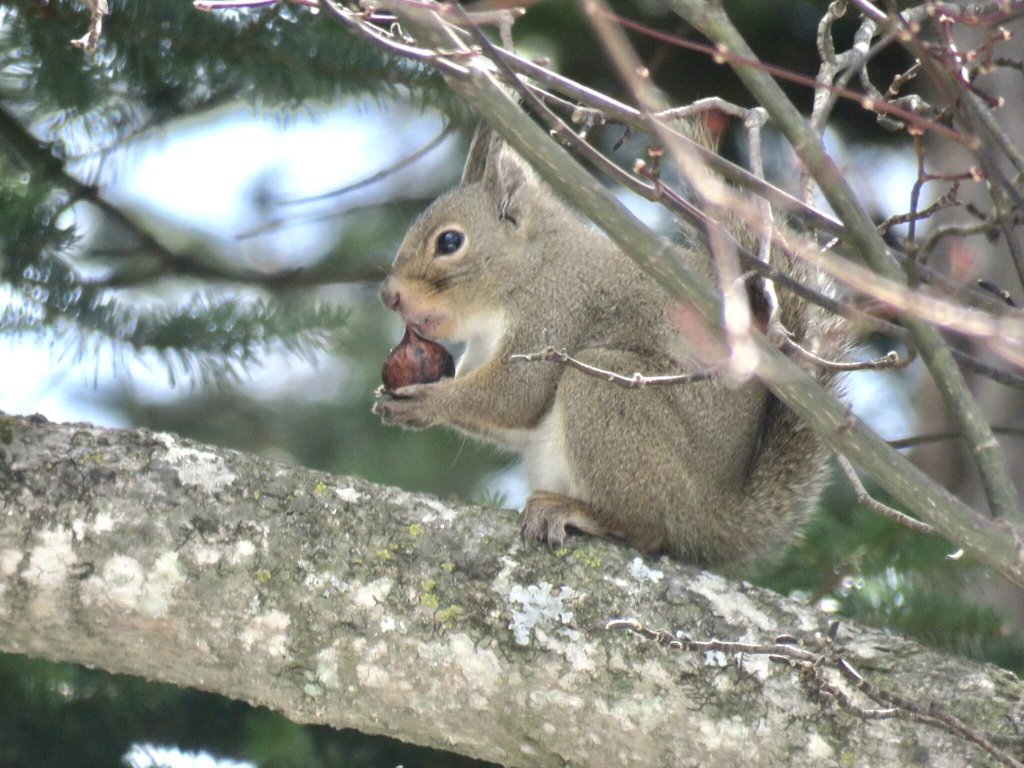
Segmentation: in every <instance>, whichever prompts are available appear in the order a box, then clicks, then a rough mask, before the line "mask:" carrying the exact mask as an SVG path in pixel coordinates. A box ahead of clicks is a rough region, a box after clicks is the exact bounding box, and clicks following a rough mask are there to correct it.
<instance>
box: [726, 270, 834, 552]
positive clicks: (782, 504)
mask: <svg viewBox="0 0 1024 768" xmlns="http://www.w3.org/2000/svg"><path fill="white" fill-rule="evenodd" d="M776 258H778V259H779V261H780V262H782V263H778V264H776V266H778V267H779V268H780V269H782V270H784V271H785V272H786V273H787V274H790V275H791V276H793V277H795V278H797V279H799V280H801V282H804V283H805V284H806V282H807V279H808V278H809V277H811V274H810V272H811V270H810V268H809V267H808V266H807V265H806V263H804V262H802V261H799V260H798V259H797V258H796V257H786V256H784V255H781V256H779V255H776ZM777 293H778V295H779V304H780V316H781V320H782V323H783V325H784V326H785V328H786V329H787V330H788V331H790V333H791V334H792V338H793V340H794V341H795V342H796V343H798V344H800V345H801V346H802V347H803V348H804V349H807V350H808V351H812V352H813V353H814V354H815V355H817V356H818V357H820V358H823V359H825V360H829V361H834V362H841V361H844V360H846V359H847V356H848V354H849V351H850V348H851V346H852V343H853V332H852V328H851V325H850V323H849V322H848V321H847V320H845V319H844V318H841V317H837V316H836V315H834V314H832V313H830V312H827V311H826V310H824V309H822V308H820V307H818V306H817V305H814V304H811V303H810V302H808V301H806V300H805V299H802V298H800V297H798V296H796V295H795V294H793V293H792V292H791V291H788V290H785V289H782V288H780V289H778V291H777ZM810 370H811V372H812V373H813V375H814V376H815V378H816V379H817V381H818V383H819V384H820V385H821V386H822V387H824V388H825V389H826V390H828V391H830V392H833V393H838V392H839V390H840V389H841V384H840V382H839V381H838V378H837V374H836V373H835V372H834V371H833V370H829V369H824V368H822V367H821V366H813V365H812V366H811V367H810ZM828 460H829V451H828V448H827V446H826V444H825V441H824V440H822V439H821V438H820V437H819V436H818V435H817V434H816V433H815V432H814V430H812V429H811V428H810V427H809V426H808V425H807V424H806V423H804V421H803V420H802V419H801V418H800V417H799V416H797V414H796V413H795V412H794V411H793V410H791V409H790V408H788V407H787V406H786V405H784V404H783V403H782V401H780V400H779V399H778V398H776V397H775V396H774V395H773V396H771V397H769V399H768V403H767V406H766V409H765V415H764V421H763V422H762V433H761V438H760V448H759V452H758V457H757V459H756V460H755V461H754V464H753V469H752V471H751V474H750V477H749V480H748V485H747V489H748V493H747V499H746V504H745V506H746V511H747V512H748V513H749V514H750V515H751V516H753V517H755V518H756V519H760V520H763V521H766V528H767V530H763V531H761V537H760V540H759V541H757V542H752V543H754V544H755V547H754V548H753V551H760V552H763V553H767V554H770V555H781V553H782V552H783V551H784V550H785V543H786V542H787V541H790V540H792V539H793V538H794V537H795V536H798V535H799V534H800V532H801V529H802V527H803V525H804V523H805V522H806V520H807V518H808V515H809V513H810V511H811V509H812V507H813V506H814V505H815V503H816V502H817V501H818V498H819V496H820V494H821V490H822V487H823V485H824V482H825V478H826V474H827V473H826V472H825V466H826V464H827V462H828Z"/></svg>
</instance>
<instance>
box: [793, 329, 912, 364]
mask: <svg viewBox="0 0 1024 768" xmlns="http://www.w3.org/2000/svg"><path fill="white" fill-rule="evenodd" d="M782 343H783V347H784V349H785V350H786V351H790V352H795V353H796V355H797V357H800V358H802V359H804V360H806V361H807V362H809V363H813V364H814V365H816V366H818V367H819V368H821V369H822V370H826V371H835V372H836V373H843V372H847V373H848V372H851V371H893V370H896V369H899V368H906V367H907V366H908V365H910V364H911V363H912V362H914V358H915V357H916V355H915V354H913V352H911V354H909V355H907V356H906V357H900V356H899V355H898V354H897V353H896V352H889V353H888V354H887V355H885V356H884V357H879V358H875V359H874V360H856V361H853V362H839V361H836V360H826V359H825V358H823V357H819V356H818V355H816V354H814V353H813V352H811V351H809V350H807V349H804V348H803V347H802V346H801V345H800V344H798V343H797V342H795V341H794V340H793V338H792V337H791V336H789V335H788V334H787V335H785V336H783V337H782Z"/></svg>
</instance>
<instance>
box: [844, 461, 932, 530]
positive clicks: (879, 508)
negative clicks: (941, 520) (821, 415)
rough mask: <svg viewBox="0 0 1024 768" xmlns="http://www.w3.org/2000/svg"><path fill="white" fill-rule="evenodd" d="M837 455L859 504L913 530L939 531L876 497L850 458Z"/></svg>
mask: <svg viewBox="0 0 1024 768" xmlns="http://www.w3.org/2000/svg"><path fill="white" fill-rule="evenodd" d="M835 457H836V463H837V464H838V465H839V468H840V469H841V470H843V474H844V475H846V479H847V480H848V481H849V483H850V485H851V486H852V487H853V492H854V493H855V494H856V496H857V502H858V503H859V504H861V505H862V506H864V507H867V508H868V509H870V510H871V511H872V512H876V513H878V514H879V515H882V516H884V517H888V518H889V519H890V520H895V521H896V522H897V523H899V524H900V525H902V526H905V527H907V528H909V529H910V530H912V531H918V532H919V533H937V531H936V530H935V529H934V528H933V527H932V526H930V525H928V523H923V522H921V521H920V520H915V519H914V518H912V517H911V516H910V515H906V514H904V513H903V512H900V511H899V510H898V509H893V508H892V507H890V506H888V505H886V504H883V503H882V502H880V501H878V500H877V499H875V498H874V497H873V496H872V495H871V494H870V493H868V490H867V488H865V487H864V483H862V482H861V481H860V478H859V477H857V470H855V469H854V468H853V465H852V464H851V463H850V461H849V459H847V458H846V457H845V456H843V455H842V454H839V453H837V454H835Z"/></svg>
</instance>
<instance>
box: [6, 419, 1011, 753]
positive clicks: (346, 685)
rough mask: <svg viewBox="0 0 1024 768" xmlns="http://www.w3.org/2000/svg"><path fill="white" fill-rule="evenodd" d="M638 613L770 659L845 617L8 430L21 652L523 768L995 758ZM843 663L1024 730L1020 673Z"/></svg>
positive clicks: (900, 652)
mask: <svg viewBox="0 0 1024 768" xmlns="http://www.w3.org/2000/svg"><path fill="white" fill-rule="evenodd" d="M545 584H547V585H554V587H551V588H549V587H546V586H544V585H545ZM527 603H529V606H528V605H527ZM620 617H632V618H636V619H639V620H640V621H641V622H643V623H644V624H645V625H647V626H651V627H667V628H672V629H674V630H679V631H681V632H683V633H685V634H686V635H687V636H688V637H691V638H694V639H705V638H712V637H714V638H717V639H721V640H737V641H746V642H757V643H771V642H772V641H773V638H774V637H775V636H776V635H777V634H779V633H789V634H794V635H796V636H798V637H801V638H811V637H813V635H814V633H815V631H818V630H823V629H824V628H825V627H826V626H827V625H828V623H829V622H830V621H831V620H832V619H833V618H834V617H833V616H829V615H827V614H823V613H821V612H819V611H816V610H813V609H811V608H809V607H807V606H806V605H801V604H799V603H797V602H794V601H793V600H789V599H786V598H783V597H780V596H779V595H776V594H773V593H771V592H767V591H765V590H762V589H758V588H755V587H752V586H750V585H748V584H743V583H739V582H732V581H728V580H726V579H724V578H721V577H719V576H716V575H714V574H710V573H706V572H701V571H698V570H695V569H693V568H688V567H686V566H683V565H680V564H679V563H675V562H672V561H669V560H667V559H661V560H657V561H653V560H651V559H647V560H646V561H643V560H641V559H639V558H637V555H636V553H635V552H633V551H631V550H628V549H625V548H622V547H617V546H614V545H611V544H608V543H604V542H598V541H594V540H590V539H582V538H580V539H573V540H572V541H571V546H569V547H568V548H567V550H565V551H561V552H558V553H555V554H552V553H550V552H548V551H547V550H545V549H543V548H541V547H537V546H524V545H523V544H522V543H521V542H520V540H519V537H518V531H517V526H516V520H515V515H514V513H512V512H509V511H504V510H493V509H483V508H480V507H472V506H467V505H462V504H456V503H451V502H441V501H438V500H437V499H434V498H430V497H426V496H419V495H415V494H411V493H406V492H404V491H401V490H398V489H395V488H385V487H380V486H375V485H372V484H370V483H368V482H366V481H364V480H359V479H356V478H349V477H334V476H331V475H327V474H324V473H320V472H313V471H310V470H307V469H303V468H301V467H294V466H286V465H283V464H279V463H275V462H272V461H269V460H266V459H263V458H260V457H257V456H252V455H245V454H241V453H237V452H234V451H229V450H225V449H220V448H214V447H209V446H203V445H198V444H196V443H193V442H191V441H188V440H185V439H182V438H180V437H177V436H173V435H166V434H154V433H151V432H147V431H145V430H131V431H129V430H111V429H101V428H97V427H94V426H91V425H86V424H65V425H58V424H52V423H49V422H47V421H46V420H44V419H42V418H41V417H30V418H10V417H0V650H3V651H7V652H14V653H22V654H28V655H31V656H40V657H44V658H48V659H53V660H60V661H73V662H77V663H80V664H85V665H88V666H95V667H101V668H103V669H106V670H109V671H111V672H118V673H127V674H133V675H139V676H142V677H146V678H150V679H154V680H161V681H167V682H171V683H176V684H178V685H183V686H191V687H195V688H201V689H203V690H208V691H214V692H216V693H220V694H223V695H225V696H229V697H232V698H237V699H242V700H245V701H248V702H252V703H255V704H262V705H265V706H268V707H271V708H273V709H276V710H279V711H280V712H283V713H284V714H285V715H286V716H288V717H289V718H291V719H293V720H295V721H297V722H310V723H326V724H329V725H332V726H335V727H339V728H357V729H359V730H361V731H364V732H367V733H382V734H386V735H388V736H392V737H396V738H399V739H402V740H405V741H410V742H415V743H419V744H424V745H428V746H431V747H437V748H442V749H447V750H451V751H456V752H459V753H463V754H466V755H471V756H474V757H478V758H482V759H487V760H492V761H495V762H498V763H502V764H505V765H517V766H520V765H521V766H561V765H565V764H570V765H579V766H629V765H642V766H646V767H650V768H655V767H657V766H673V767H675V766H730V767H731V766H734V765H736V764H743V765H767V766H805V765H806V766H812V765H813V766H822V765H836V764H842V765H856V766H886V767H888V766H900V765H941V766H966V765H978V764H986V762H987V761H991V758H989V757H988V756H987V755H986V754H985V753H984V752H982V751H981V750H980V749H979V748H978V747H976V746H975V745H973V744H970V743H968V742H966V741H964V740H962V739H960V738H958V737H956V736H954V735H951V734H949V733H946V732H944V731H942V730H939V729H936V728H932V727H928V726H925V725H922V724H919V723H914V722H910V721H907V720H905V719H888V720H871V721H863V720H860V719H858V718H856V717H853V716H852V715H849V714H847V713H845V712H839V711H838V710H837V709H836V708H835V707H834V706H832V705H830V704H827V703H823V702H822V701H821V700H820V699H818V698H815V697H813V696H811V695H809V694H808V692H807V689H806V688H805V687H804V686H802V685H801V683H800V681H799V680H798V677H797V674H796V673H795V672H794V671H792V670H791V669H789V668H788V667H786V666H785V665H781V664H773V663H772V662H770V661H769V660H768V659H767V658H766V657H765V656H753V655H734V656H724V655H721V654H709V655H707V656H702V655H696V654H690V653H685V652H679V651H674V650H670V649H667V648H662V647H659V646H657V645H655V644H653V643H650V642H647V641H643V640H640V639H638V638H636V637H634V636H633V635H631V634H625V633H617V632H608V631H605V629H604V625H605V623H606V622H607V621H608V620H609V619H612V618H620ZM840 641H841V642H842V643H844V644H845V646H846V651H845V653H844V658H845V659H847V660H848V661H849V662H850V663H851V664H852V665H853V666H854V667H855V668H856V669H857V670H858V671H859V672H860V673H861V674H862V675H864V676H865V677H866V678H868V679H869V680H870V681H872V682H873V683H874V684H876V685H880V686H883V687H885V688H888V689H891V690H894V691H897V692H899V693H902V694H903V695H905V696H908V697H910V698H913V699H915V700H916V701H917V702H918V703H919V704H921V705H922V706H923V707H926V708H927V707H928V706H929V704H930V703H932V702H937V703H938V704H940V705H941V706H942V707H943V710H944V711H945V712H948V713H949V714H954V715H956V716H958V717H959V718H961V719H962V720H964V721H965V722H966V723H967V724H969V725H970V726H971V727H973V728H975V729H976V730H978V731H981V732H985V731H988V732H995V733H1002V734H1003V735H1009V734H1010V733H1011V731H1010V728H1009V725H1008V720H1007V717H1006V716H1007V713H1008V712H1009V711H1010V709H1011V707H1012V706H1013V705H1014V703H1016V702H1020V701H1021V700H1022V699H1024V684H1022V682H1021V681H1020V680H1018V679H1017V678H1016V677H1015V676H1014V675H1012V674H1010V673H1009V672H1006V671H1003V670H1000V669H997V668H995V667H992V666H985V665H979V664H975V663H972V662H968V661H965V660H962V659H959V658H955V657H951V656H947V655H943V654H941V653H939V652H937V651H935V650H931V649H927V648H924V647H922V646H920V645H919V644H917V643H914V642H911V641H909V640H905V639H902V638H898V637H893V636H890V635H886V634H884V633H882V632H879V631H877V630H871V629H864V628H860V627H856V626H855V625H853V624H845V625H844V626H843V627H842V628H841V630H840ZM836 680H838V678H836ZM856 696H859V694H855V697H856ZM858 701H859V703H861V704H862V705H866V704H865V702H864V701H862V700H859V699H858Z"/></svg>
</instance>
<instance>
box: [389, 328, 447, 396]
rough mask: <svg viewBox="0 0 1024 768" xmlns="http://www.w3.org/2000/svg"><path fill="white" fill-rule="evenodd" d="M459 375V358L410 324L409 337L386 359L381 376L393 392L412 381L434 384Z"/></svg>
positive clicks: (412, 382)
mask: <svg viewBox="0 0 1024 768" xmlns="http://www.w3.org/2000/svg"><path fill="white" fill-rule="evenodd" d="M454 375H455V359H454V358H453V357H452V356H451V353H450V352H448V350H447V349H445V348H444V347H442V346H441V345H440V344H438V343H437V342H436V341H431V340H430V339H424V338H423V337H422V336H420V335H418V334H417V333H416V332H415V331H414V330H413V329H412V328H409V327H406V329H405V336H403V337H402V340H401V341H400V342H398V345H397V346H396V347H395V348H394V349H392V350H391V351H390V352H389V353H388V356H387V357H386V358H385V359H384V367H383V368H381V371H380V377H381V379H382V380H383V381H384V390H385V391H386V392H388V393H389V394H390V393H393V392H394V390H396V389H399V388H401V387H408V386H409V385H411V384H433V383H434V382H435V381H440V380H441V379H443V378H446V377H447V378H451V377H452V376H454Z"/></svg>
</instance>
